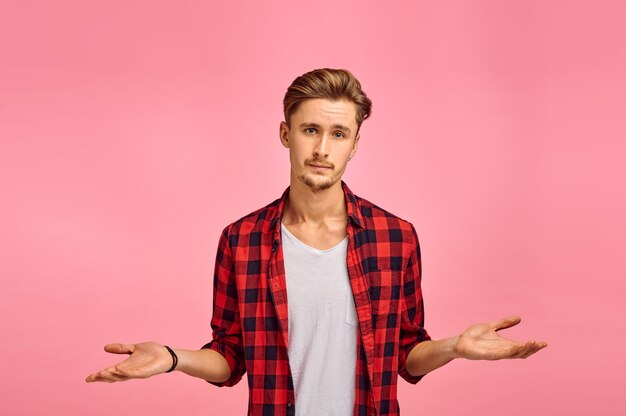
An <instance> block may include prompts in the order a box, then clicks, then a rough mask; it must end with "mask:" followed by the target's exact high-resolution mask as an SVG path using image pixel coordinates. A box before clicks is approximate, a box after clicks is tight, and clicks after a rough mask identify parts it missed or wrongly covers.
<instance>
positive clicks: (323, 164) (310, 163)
mask: <svg viewBox="0 0 626 416" xmlns="http://www.w3.org/2000/svg"><path fill="white" fill-rule="evenodd" d="M307 163H308V164H309V165H318V166H324V167H326V168H332V167H333V166H332V165H327V164H326V163H324V162H320V161H318V160H314V161H312V162H307Z"/></svg>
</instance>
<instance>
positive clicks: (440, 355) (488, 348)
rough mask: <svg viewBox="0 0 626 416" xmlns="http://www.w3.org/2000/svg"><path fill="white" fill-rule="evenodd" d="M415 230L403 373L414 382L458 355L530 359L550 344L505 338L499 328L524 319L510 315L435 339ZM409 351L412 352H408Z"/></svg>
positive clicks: (406, 298) (405, 315) (408, 271)
mask: <svg viewBox="0 0 626 416" xmlns="http://www.w3.org/2000/svg"><path fill="white" fill-rule="evenodd" d="M411 230H412V233H413V239H414V244H415V246H414V249H413V251H412V253H411V256H410V258H409V262H408V265H407V269H406V271H405V275H404V283H403V296H404V297H403V305H404V307H403V310H402V318H401V319H402V325H401V327H400V338H401V342H400V360H399V366H400V368H399V374H400V375H401V376H402V377H403V378H404V379H406V380H407V381H409V382H410V383H413V384H414V383H417V382H418V381H419V380H420V379H421V377H422V376H423V375H424V374H426V373H429V372H431V371H433V370H435V369H437V368H439V367H441V366H443V365H445V364H447V363H449V362H450V361H452V360H453V359H455V358H465V359H469V360H500V359H504V358H526V357H529V356H531V355H532V354H534V353H536V352H537V351H539V350H540V349H542V348H545V347H546V346H547V345H548V344H547V343H546V342H540V341H528V342H517V341H513V340H511V339H507V338H504V337H502V336H501V335H500V334H499V333H498V331H500V330H502V329H505V328H510V327H512V326H514V325H517V324H518V323H520V321H521V318H520V317H518V316H510V317H506V318H503V319H501V320H499V321H495V322H489V323H481V324H474V325H471V326H470V327H468V328H467V329H466V330H465V331H464V332H463V333H462V334H460V335H456V336H452V337H449V338H443V339H440V340H433V339H431V338H430V336H429V335H428V334H427V333H426V331H425V330H424V328H423V325H424V306H423V300H422V290H421V277H422V264H421V252H420V246H419V240H418V237H417V232H416V231H415V228H414V227H413V225H411ZM407 351H408V353H407Z"/></svg>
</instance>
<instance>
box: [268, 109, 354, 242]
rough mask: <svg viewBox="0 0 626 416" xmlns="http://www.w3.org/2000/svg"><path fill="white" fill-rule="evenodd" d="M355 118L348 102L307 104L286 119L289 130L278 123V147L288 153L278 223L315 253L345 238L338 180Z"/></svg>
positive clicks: (348, 151) (350, 151)
mask: <svg viewBox="0 0 626 416" xmlns="http://www.w3.org/2000/svg"><path fill="white" fill-rule="evenodd" d="M355 115H356V106H355V105H354V103H352V102H350V101H345V100H341V101H330V100H326V99H309V100H305V101H304V102H302V103H301V104H300V105H299V106H298V109H297V111H295V112H294V113H293V114H292V115H291V120H290V126H291V127H290V126H288V125H287V123H286V122H284V121H283V122H281V123H280V131H279V137H280V141H281V143H282V145H283V146H284V147H286V148H287V149H289V160H290V166H291V168H290V190H289V197H288V198H287V201H286V203H285V208H284V211H283V219H282V220H283V223H284V224H285V226H286V227H287V229H288V230H289V231H290V232H291V233H293V234H294V235H295V236H296V237H298V239H300V240H301V241H302V242H304V243H305V244H308V245H310V246H311V247H315V248H318V249H321V250H324V249H328V248H331V247H334V246H336V245H337V244H339V242H341V241H342V240H343V239H344V238H345V237H346V235H347V231H346V226H347V219H348V216H347V211H346V206H345V201H344V196H343V190H342V189H341V177H342V176H343V173H344V172H345V170H346V167H347V165H348V161H349V160H350V159H351V158H352V157H354V155H355V154H356V151H357V147H358V142H359V134H358V133H357V130H358V127H359V126H358V125H357V123H356V118H355ZM313 165H319V166H326V167H327V168H325V169H318V168H315V167H314V166H313Z"/></svg>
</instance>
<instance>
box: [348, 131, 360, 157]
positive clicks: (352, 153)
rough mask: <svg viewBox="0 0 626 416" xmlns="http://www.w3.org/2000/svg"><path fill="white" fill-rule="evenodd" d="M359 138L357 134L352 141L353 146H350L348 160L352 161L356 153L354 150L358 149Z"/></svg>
mask: <svg viewBox="0 0 626 416" xmlns="http://www.w3.org/2000/svg"><path fill="white" fill-rule="evenodd" d="M360 137H361V135H360V134H357V135H356V138H355V139H354V145H353V146H352V151H351V152H350V159H352V158H353V157H354V154H355V153H356V149H357V147H358V144H359V138H360Z"/></svg>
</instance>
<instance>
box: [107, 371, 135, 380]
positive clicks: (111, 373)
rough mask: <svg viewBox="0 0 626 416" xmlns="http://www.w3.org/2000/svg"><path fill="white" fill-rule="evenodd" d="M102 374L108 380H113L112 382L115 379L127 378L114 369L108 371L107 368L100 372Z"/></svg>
mask: <svg viewBox="0 0 626 416" xmlns="http://www.w3.org/2000/svg"><path fill="white" fill-rule="evenodd" d="M102 376H103V377H105V378H106V379H108V380H111V381H113V382H115V381H126V380H128V379H129V378H128V377H126V376H123V375H121V374H118V373H116V372H114V371H109V370H104V371H103V372H102Z"/></svg>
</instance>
